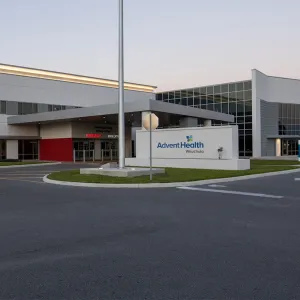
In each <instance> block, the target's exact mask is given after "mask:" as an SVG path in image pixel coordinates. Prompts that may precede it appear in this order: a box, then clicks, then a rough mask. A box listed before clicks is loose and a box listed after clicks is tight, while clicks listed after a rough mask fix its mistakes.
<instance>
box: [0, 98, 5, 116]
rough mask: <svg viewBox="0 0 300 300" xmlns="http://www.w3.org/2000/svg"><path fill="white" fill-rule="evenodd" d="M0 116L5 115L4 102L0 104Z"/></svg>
mask: <svg viewBox="0 0 300 300" xmlns="http://www.w3.org/2000/svg"><path fill="white" fill-rule="evenodd" d="M0 114H6V101H1V103H0Z"/></svg>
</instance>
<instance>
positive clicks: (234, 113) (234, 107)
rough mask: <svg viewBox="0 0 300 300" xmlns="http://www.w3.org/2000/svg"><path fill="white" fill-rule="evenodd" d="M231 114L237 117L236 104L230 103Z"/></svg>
mask: <svg viewBox="0 0 300 300" xmlns="http://www.w3.org/2000/svg"><path fill="white" fill-rule="evenodd" d="M229 113H230V114H232V115H236V103H229Z"/></svg>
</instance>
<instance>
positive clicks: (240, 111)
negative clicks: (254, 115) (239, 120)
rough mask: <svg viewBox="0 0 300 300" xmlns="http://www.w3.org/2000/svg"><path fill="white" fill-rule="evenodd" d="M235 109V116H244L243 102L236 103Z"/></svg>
mask: <svg viewBox="0 0 300 300" xmlns="http://www.w3.org/2000/svg"><path fill="white" fill-rule="evenodd" d="M236 107H237V115H238V116H244V115H245V108H244V101H239V102H237V103H236Z"/></svg>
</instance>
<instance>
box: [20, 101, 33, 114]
mask: <svg viewBox="0 0 300 300" xmlns="http://www.w3.org/2000/svg"><path fill="white" fill-rule="evenodd" d="M29 114H32V103H26V102H24V103H22V115H29Z"/></svg>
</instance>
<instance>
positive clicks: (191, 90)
mask: <svg viewBox="0 0 300 300" xmlns="http://www.w3.org/2000/svg"><path fill="white" fill-rule="evenodd" d="M186 93H187V97H194V89H190V90H187V91H186Z"/></svg>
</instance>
